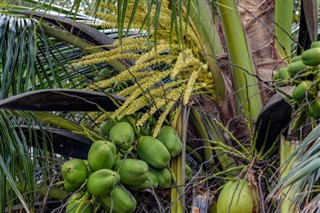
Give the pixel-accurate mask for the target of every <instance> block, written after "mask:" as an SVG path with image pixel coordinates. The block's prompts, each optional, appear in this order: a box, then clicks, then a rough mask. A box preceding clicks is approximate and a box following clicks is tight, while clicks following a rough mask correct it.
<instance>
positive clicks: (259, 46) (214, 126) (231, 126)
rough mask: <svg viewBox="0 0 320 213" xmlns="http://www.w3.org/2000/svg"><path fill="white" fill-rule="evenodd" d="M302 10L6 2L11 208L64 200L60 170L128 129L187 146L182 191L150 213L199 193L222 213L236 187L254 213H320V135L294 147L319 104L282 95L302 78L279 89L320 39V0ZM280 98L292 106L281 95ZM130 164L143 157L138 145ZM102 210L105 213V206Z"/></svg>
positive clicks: (1, 198) (174, 168)
mask: <svg viewBox="0 0 320 213" xmlns="http://www.w3.org/2000/svg"><path fill="white" fill-rule="evenodd" d="M302 2H303V4H301V5H300V4H299V3H298V2H296V1H275V3H274V2H273V1H262V2H253V1H252V2H250V3H249V2H247V1H237V2H236V1H229V0H216V1H209V0H208V1H207V0H205V1H193V0H188V1H173V0H172V1H147V2H144V1H138V0H136V1H107V2H106V3H103V2H101V1H97V2H91V1H86V2H85V3H84V2H83V1H74V2H73V3H72V4H71V5H63V2H59V1H56V2H55V3H56V4H61V5H62V6H56V5H54V4H53V2H51V3H50V4H46V3H43V4H38V2H36V1H22V2H21V4H18V3H16V4H10V3H4V4H2V5H1V6H2V7H3V10H2V16H1V19H2V21H1V28H0V29H1V31H0V32H1V33H0V35H1V36H2V39H1V40H2V43H1V44H2V45H1V51H0V52H1V56H2V57H1V62H0V64H1V65H2V66H1V75H0V76H1V82H2V83H1V90H0V94H1V99H2V103H1V102H0V106H1V107H2V108H3V110H2V111H1V115H2V116H1V122H2V125H1V126H2V127H3V128H1V129H2V130H1V139H2V141H3V143H2V146H1V155H0V157H1V158H0V165H1V170H0V171H1V172H0V175H1V177H2V178H1V189H2V190H1V193H0V203H1V208H2V211H3V212H5V211H10V212H12V211H14V210H15V209H16V208H24V209H25V210H26V211H29V212H34V211H35V210H36V209H41V208H45V207H46V208H50V204H51V202H55V201H57V200H60V201H61V200H64V199H66V198H67V196H68V195H70V193H68V192H66V191H65V190H64V189H63V187H61V185H62V183H63V182H61V180H62V178H61V172H60V168H59V166H60V165H61V164H62V163H63V162H65V161H66V160H67V159H69V158H70V157H72V158H86V152H87V151H88V149H89V147H90V144H91V143H92V141H95V140H99V139H105V135H103V134H101V133H102V132H100V133H99V129H98V127H99V125H101V124H103V123H105V122H109V121H115V122H117V121H120V120H121V119H127V121H128V122H130V123H131V124H132V125H133V126H134V127H135V134H136V135H137V136H141V135H152V136H154V137H156V136H157V135H158V133H159V130H160V128H161V126H163V125H171V126H172V127H174V128H175V129H176V130H177V132H178V134H179V136H180V138H181V140H182V152H181V154H180V155H179V156H177V157H174V158H172V159H171V163H170V167H169V170H170V171H171V174H172V178H173V182H172V187H170V188H165V189H161V190H151V191H149V194H146V192H139V193H136V194H135V197H136V199H137V201H138V206H137V208H136V211H138V212H141V211H152V210H154V209H153V208H156V209H157V211H163V212H168V211H171V212H184V211H187V210H189V209H190V208H191V205H190V204H191V203H192V197H193V196H195V195H196V194H195V193H196V192H195V191H194V189H195V188H197V187H201V186H202V187H204V188H205V190H206V191H209V192H211V195H213V197H215V198H213V200H212V203H213V205H212V208H215V207H214V206H215V205H214V204H215V203H216V202H217V199H216V197H218V195H219V192H220V189H221V188H222V187H223V186H224V184H225V183H227V182H228V181H235V180H238V179H243V180H245V181H246V182H248V183H249V186H250V191H251V192H250V195H251V197H252V201H251V202H252V206H253V211H255V212H274V211H276V210H279V211H281V212H289V211H291V212H295V211H296V209H299V208H300V209H303V208H304V210H305V211H309V210H310V211H316V210H317V208H318V209H319V206H317V203H319V196H317V194H316V192H317V190H318V188H317V183H318V182H319V180H318V179H319V177H318V176H317V170H319V166H317V165H318V164H316V163H315V162H317V161H316V160H314V161H311V160H309V161H308V160H307V159H316V158H317V156H318V153H319V152H318V151H315V150H318V149H317V145H316V144H317V143H316V142H314V141H315V140H316V139H317V137H318V134H319V133H318V132H319V131H318V128H315V129H314V130H313V131H312V132H311V133H310V135H309V136H307V137H306V138H305V139H304V137H305V135H306V134H307V133H308V131H310V130H308V129H307V128H304V134H301V135H300V134H299V135H298V136H299V141H302V140H303V139H304V140H303V142H302V143H301V146H300V147H299V148H297V149H295V148H292V147H293V143H294V140H293V139H292V138H290V137H284V136H285V135H287V134H286V132H289V133H290V134H291V135H294V136H297V134H293V133H295V131H296V130H298V129H299V128H300V127H302V126H303V125H309V124H312V125H313V126H315V125H316V121H315V120H311V121H309V118H308V119H307V118H306V117H308V116H306V114H305V113H304V112H305V111H307V110H308V108H309V105H308V104H305V103H306V102H308V101H306V102H303V103H304V104H300V107H299V104H297V101H295V100H293V99H292V98H291V94H290V93H289V92H287V90H286V88H284V87H283V85H284V86H293V85H295V84H297V79H298V80H299V78H303V77H304V76H302V74H301V75H298V77H299V78H298V77H297V76H295V77H294V78H292V79H293V80H288V79H284V80H278V81H276V83H274V84H273V82H272V81H271V80H272V75H273V73H274V71H275V70H278V68H280V67H286V66H287V65H288V64H289V63H291V58H292V57H293V56H294V55H296V54H300V52H301V48H304V49H308V48H310V44H311V42H312V41H315V39H316V36H315V35H316V27H317V22H316V20H317V8H318V7H317V4H316V1H311V2H309V4H308V3H306V1H302ZM70 8H71V9H70ZM89 8H90V9H89ZM300 8H302V9H301V10H299V9H300ZM82 9H85V12H82ZM294 9H295V10H297V11H301V19H300V22H299V24H300V28H299V24H296V25H295V24H292V19H293V13H292V11H293V10H294ZM305 14H308V15H305ZM273 20H274V21H273ZM292 26H294V27H297V29H300V35H299V43H297V42H293V41H295V38H296V37H294V36H295V34H294V33H293V34H292V36H291V32H292V29H291V28H292ZM297 29H295V31H296V32H297V31H298V30H297ZM297 44H298V45H297ZM291 46H293V48H291ZM297 47H298V48H297ZM296 49H297V52H296ZM309 77H310V76H309ZM288 82H289V83H288ZM75 89H76V90H75ZM275 93H282V94H284V96H285V98H284V97H283V96H280V95H276V96H274V97H273V98H270V97H271V96H272V95H273V94H275ZM269 99H270V100H269ZM268 100H269V102H268V104H266V105H265V106H264V104H265V102H267V101H268ZM306 100H307V99H306ZM263 106H264V108H263ZM292 109H293V113H292V114H293V116H291V111H292ZM21 110H23V111H21ZM26 111H27V112H26ZM29 111H34V112H29ZM41 111H42V112H41ZM43 111H51V113H48V112H43ZM90 111H91V112H90ZM290 121H291V122H290ZM254 123H255V124H254ZM285 129H287V131H285ZM281 134H282V135H284V136H282V137H281V140H278V139H279V137H280V135H281ZM59 140H60V141H61V140H63V141H64V142H63V143H61V142H59ZM279 141H280V142H279ZM75 144H76V145H75ZM279 144H280V145H279ZM80 145H81V146H80ZM279 146H280V151H279ZM30 147H32V148H30ZM61 147H62V148H61ZM310 147H311V148H310ZM70 150H72V151H73V152H72V153H71V152H70ZM75 153H78V154H75ZM291 153H292V155H291V156H290V157H289V155H290V154H291ZM122 154H123V156H126V155H127V154H130V155H133V156H135V146H133V147H132V149H129V151H128V152H125V153H122ZM279 159H280V160H281V161H280V163H279V161H278V160H279ZM302 159H305V160H303V161H302ZM301 162H303V163H301ZM189 166H190V167H191V168H192V174H193V175H192V177H189V179H188V177H186V175H185V172H184V171H185V168H186V167H189ZM303 168H304V169H303ZM302 169H303V170H302ZM297 171H301V173H299V172H297ZM279 180H280V181H279ZM278 181H279V184H278V185H276V184H277V182H278ZM226 185H227V184H226ZM305 190H309V191H310V193H307V195H306V196H296V195H297V194H299V192H304V191H305ZM147 192H148V190H147ZM229 194H231V195H232V194H233V193H232V190H231V191H230V192H229ZM292 200H293V201H294V202H292ZM38 202H41V205H40V206H39V205H38ZM91 202H92V203H93V204H97V205H96V207H97V209H98V208H99V205H98V204H99V199H93V198H92V200H91ZM224 202H227V201H224ZM154 203H156V204H157V206H156V207H155V206H154ZM17 204H21V206H19V205H17ZM62 208H63V207H56V210H58V211H59V210H62ZM218 208H219V207H218ZM211 211H212V212H214V211H215V210H211ZM310 211H309V212H310Z"/></svg>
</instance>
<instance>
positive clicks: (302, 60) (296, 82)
mask: <svg viewBox="0 0 320 213" xmlns="http://www.w3.org/2000/svg"><path fill="white" fill-rule="evenodd" d="M319 65H320V42H319V41H316V42H313V43H312V44H311V48H310V49H308V50H305V51H304V52H303V53H302V54H301V55H297V56H295V57H293V58H292V59H291V62H290V64H289V65H288V66H287V67H281V68H280V69H278V71H277V72H276V73H275V74H274V76H273V80H274V81H275V83H276V84H277V85H279V86H280V87H281V86H293V87H294V89H293V92H292V95H291V97H292V100H294V102H295V105H296V106H297V107H302V108H304V111H305V112H306V113H307V115H308V116H310V117H312V118H319V117H320V94H319V91H320V72H319V71H320V69H319V68H320V67H319Z"/></svg>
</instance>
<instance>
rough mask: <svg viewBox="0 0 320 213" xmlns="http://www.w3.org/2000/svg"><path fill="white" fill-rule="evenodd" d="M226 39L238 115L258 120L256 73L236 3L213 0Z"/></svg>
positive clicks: (259, 98)
mask: <svg viewBox="0 0 320 213" xmlns="http://www.w3.org/2000/svg"><path fill="white" fill-rule="evenodd" d="M216 3H217V5H218V9H219V14H220V17H221V21H222V25H223V29H224V35H225V38H226V43H227V48H228V56H229V60H230V63H231V65H232V67H231V70H232V79H233V85H234V89H235V95H236V98H237V100H238V103H237V110H238V114H244V115H245V116H246V117H248V118H252V119H257V117H258V115H259V112H260V110H261V108H262V101H261V97H260V93H259V86H258V82H257V79H256V77H255V76H256V71H255V69H254V65H253V62H252V58H251V55H250V52H249V48H248V44H247V40H246V36H245V31H244V29H243V26H242V23H241V20H240V16H239V14H238V9H237V6H236V3H235V1H231V0H217V1H216Z"/></svg>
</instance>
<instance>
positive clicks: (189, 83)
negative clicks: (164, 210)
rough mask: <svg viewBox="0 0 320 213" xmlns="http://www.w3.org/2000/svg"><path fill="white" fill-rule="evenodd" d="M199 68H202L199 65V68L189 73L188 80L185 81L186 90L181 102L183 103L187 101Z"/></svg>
mask: <svg viewBox="0 0 320 213" xmlns="http://www.w3.org/2000/svg"><path fill="white" fill-rule="evenodd" d="M201 70H202V66H199V68H198V69H197V70H196V71H193V72H192V73H191V75H190V78H189V81H188V83H187V88H186V90H185V92H184V96H183V104H184V105H185V104H187V103H188V102H189V99H190V96H191V93H192V88H193V85H194V83H195V82H196V80H197V77H198V74H199V72H200V71H201Z"/></svg>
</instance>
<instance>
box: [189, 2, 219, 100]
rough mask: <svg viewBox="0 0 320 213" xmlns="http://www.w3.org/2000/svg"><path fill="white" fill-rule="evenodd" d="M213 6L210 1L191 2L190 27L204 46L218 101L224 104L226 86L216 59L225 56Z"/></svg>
mask: <svg viewBox="0 0 320 213" xmlns="http://www.w3.org/2000/svg"><path fill="white" fill-rule="evenodd" d="M212 4H213V3H210V2H209V1H208V0H203V1H197V0H191V1H190V11H189V13H190V19H191V20H190V25H191V27H192V29H193V31H194V32H195V34H196V35H197V36H198V39H199V41H200V43H201V44H202V48H203V50H204V52H205V54H206V61H207V63H208V65H209V67H210V70H211V73H212V79H213V83H214V85H215V95H216V97H217V101H219V102H220V103H222V102H223V100H224V98H225V85H224V81H223V77H222V74H221V71H220V69H219V67H218V66H217V64H216V63H217V60H216V59H215V58H214V57H215V56H216V55H218V54H223V53H224V50H223V47H222V44H221V41H220V37H219V34H218V31H217V28H216V23H215V17H214V5H212Z"/></svg>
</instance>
